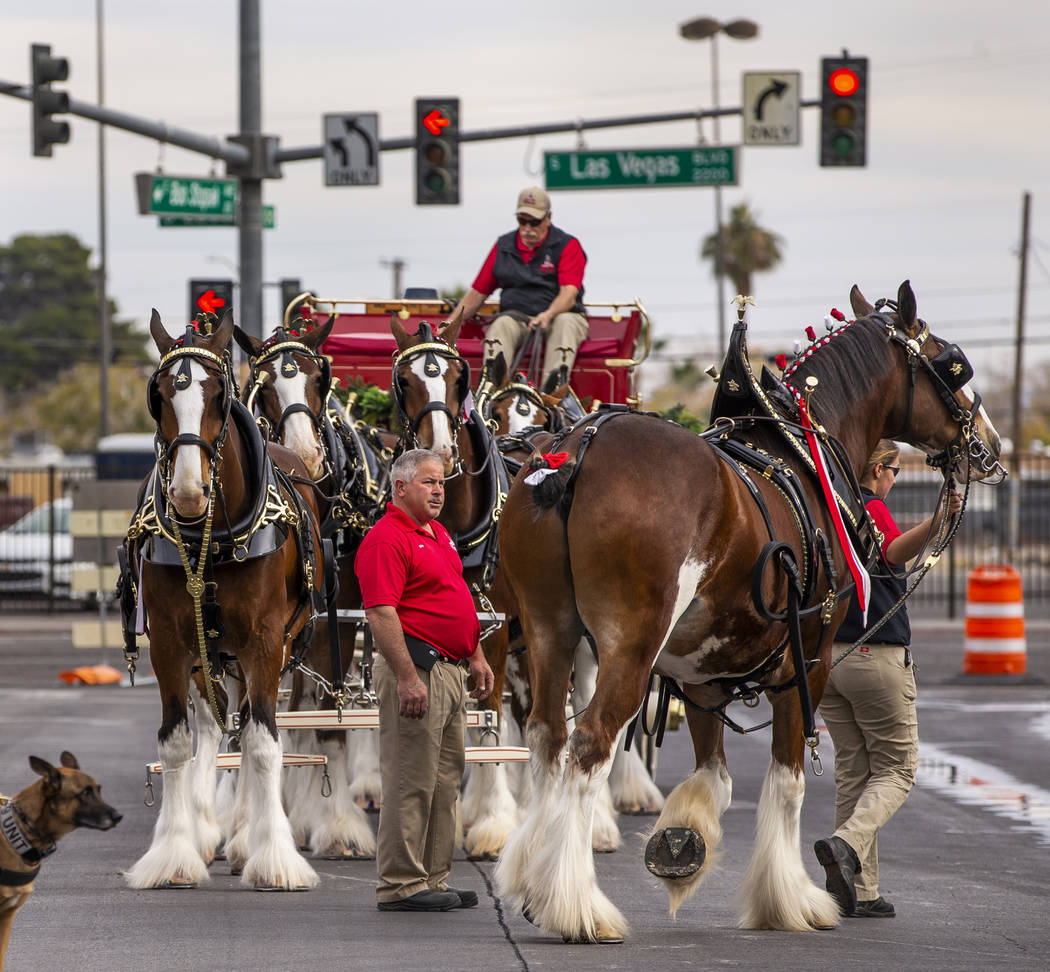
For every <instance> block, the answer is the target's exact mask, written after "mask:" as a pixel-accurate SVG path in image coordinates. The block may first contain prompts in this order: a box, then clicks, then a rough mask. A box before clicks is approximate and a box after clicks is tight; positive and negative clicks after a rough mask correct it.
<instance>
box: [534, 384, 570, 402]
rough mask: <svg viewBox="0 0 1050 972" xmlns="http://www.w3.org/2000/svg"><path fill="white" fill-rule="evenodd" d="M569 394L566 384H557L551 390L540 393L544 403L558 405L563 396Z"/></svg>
mask: <svg viewBox="0 0 1050 972" xmlns="http://www.w3.org/2000/svg"><path fill="white" fill-rule="evenodd" d="M568 394H569V386H568V385H559V386H558V387H557V388H555V389H554V390H553V391H552V392H550V393H549V394H548V393H544V394H541V395H540V398H542V399H543V403H544V404H545V405H560V404H561V403H562V402H563V401H564V400H565V396H566V395H568Z"/></svg>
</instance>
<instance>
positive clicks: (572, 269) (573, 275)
mask: <svg viewBox="0 0 1050 972" xmlns="http://www.w3.org/2000/svg"><path fill="white" fill-rule="evenodd" d="M546 239H547V237H546V236H545V237H544V238H543V239H542V240H541V241H540V242H539V243H538V244H537V245H536V246H535V248H533V249H531V250H530V249H529V248H528V247H527V246H526V245H525V241H524V240H523V239H522V238H521V233H519V234H518V239H517V244H518V252H519V253H520V254H521V258H522V260H524V261H525V262H526V263H529V262H530V261H531V260H532V258H533V256H534V255H535V253H536V250H538V249H539V248H540V247H541V246H542V245H543V243H544V242H545V241H546ZM498 246H499V243H498V242H497V243H494V244H493V246H492V249H491V250H489V255H488V256H487V257H485V262H484V263H483V264H482V265H481V269H480V270H479V271H478V275H477V277H475V278H474V283H472V284H471V286H472V287H473V288H474V289H475V290H476V291H477V292H478V293H479V294H484V295H485V296H486V297H487V296H488V295H489V294H491V293H492V291H494V290H496V289H497V288H498V287H499V281H498V280H497V279H496V275H495V274H494V273H493V272H492V270H493V267H494V266H495V265H496V248H497V247H498ZM586 266H587V257H586V256H584V254H583V247H582V246H580V241H579V240H578V239H576V238H575V237H573V238H572V239H571V240H569V242H568V243H566V244H565V249H564V250H562V252H561V260H559V261H558V286H559V287H564V286H565V285H566V284H570V285H572V286H573V287H576V288H577V289H579V290H582V289H583V271H584V268H585V267H586Z"/></svg>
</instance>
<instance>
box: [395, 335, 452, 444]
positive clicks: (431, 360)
mask: <svg viewBox="0 0 1050 972" xmlns="http://www.w3.org/2000/svg"><path fill="white" fill-rule="evenodd" d="M420 330H421V331H422V332H423V336H424V340H423V343H422V344H416V345H413V346H412V347H410V348H405V350H404V351H402V352H400V353H399V354H398V355H396V356H395V357H394V363H393V366H392V370H391V378H390V392H391V394H392V395H393V396H394V403H395V404H396V405H397V410H398V414H399V415H400V417H401V424H402V425H403V426H404V427H405V438H406V439H407V440H409V441H410V443H411V445H412V447H413V448H414V447H416V445H417V442H418V435H419V426H420V424H421V423H422V421H423V419H424V418H425V417H426V416H427V415H429V414H430V413H431V412H444V414H445V415H447V416H448V421H449V427H450V428H451V429H452V432H453V436H452V451H453V457H452V458H453V462H455V461H457V459H458V455H457V450H456V442H455V430H456V424H457V422H458V417H457V416H456V415H454V414H453V413H452V409H450V408H449V407H448V406H447V405H446V404H445V403H444V402H443V401H440V402H439V401H429V402H427V403H426V405H424V406H423V408H422V409H421V410H420V412H419V414H418V415H417V416H416V417H415V418H414V419H411V418H409V416H408V412H407V411H406V410H405V395H404V392H403V390H402V388H401V383H400V381H399V380H398V373H397V371H398V368H399V367H400V366H401V365H403V364H407V363H410V362H411V361H413V360H415V359H416V358H418V357H419V356H420V355H425V356H426V357H425V360H424V362H423V372H424V374H426V375H427V377H431V378H436V377H437V376H438V375H440V374H441V366H440V365H439V364H438V360H437V359H438V358H444V359H445V360H446V361H449V362H453V361H455V362H458V363H459V365H460V375H459V378H457V379H456V395H457V398H458V400H459V410H460V411H461V410H462V408H463V403H464V402H465V401H466V399H467V394H468V393H469V391H470V365H469V364H468V363H467V360H466V359H465V358H464V357H463V356H462V355H460V354H459V353H458V352H457V351H456V349H455V348H453V347H450V346H449V345H447V344H445V342H444V341H440V340H437V339H436V338H434V337H433V332H432V331H431V330H430V325H429V324H427V323H426V322H425V321H424V322H423V323H422V324H421V325H420Z"/></svg>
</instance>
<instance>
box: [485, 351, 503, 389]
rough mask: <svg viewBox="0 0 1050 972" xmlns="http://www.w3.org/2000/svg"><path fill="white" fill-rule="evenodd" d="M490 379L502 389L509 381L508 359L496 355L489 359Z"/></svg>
mask: <svg viewBox="0 0 1050 972" xmlns="http://www.w3.org/2000/svg"><path fill="white" fill-rule="evenodd" d="M489 368H490V369H491V371H490V372H489V378H490V379H491V381H492V384H493V385H495V386H496V387H497V388H502V387H503V385H505V384H506V381H507V359H506V358H504V357H503V354H502V353H500V354H495V355H493V356H492V357H491V358H489Z"/></svg>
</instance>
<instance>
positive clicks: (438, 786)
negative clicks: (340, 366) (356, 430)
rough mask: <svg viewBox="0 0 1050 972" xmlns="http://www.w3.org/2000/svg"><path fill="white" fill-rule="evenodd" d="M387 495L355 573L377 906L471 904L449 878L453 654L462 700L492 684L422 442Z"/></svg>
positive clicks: (460, 728) (458, 754)
mask: <svg viewBox="0 0 1050 972" xmlns="http://www.w3.org/2000/svg"><path fill="white" fill-rule="evenodd" d="M390 478H391V480H392V482H393V490H394V498H393V502H391V503H388V504H387V509H386V513H385V514H384V515H383V517H382V518H381V519H380V520H379V522H378V523H376V525H375V526H374V527H372V529H371V530H370V531H369V532H368V534H367V535H366V536H365V539H364V540H363V541H362V543H361V546H360V548H359V549H358V551H357V559H356V561H355V564H354V570H355V572H356V573H357V578H358V581H359V583H360V585H361V593H362V596H363V603H364V608H365V616H366V617H367V619H368V624H369V626H370V627H371V629H372V637H373V639H374V641H375V646H376V649H377V651H378V652H379V657H378V658H377V659H376V663H375V671H374V674H375V687H376V694H377V695H378V696H379V762H380V776H381V780H382V792H383V809H382V812H381V813H380V817H379V840H378V848H377V850H376V867H377V869H378V872H379V885H378V888H377V890H376V897H377V902H378V905H377V906H378V908H379V910H380V911H450V910H451V909H453V908H472V907H474V905H476V904H477V903H478V896H477V894H476V893H475V892H474V891H459V890H456V889H455V888H450V887H448V884H447V878H448V875H449V872H450V871H451V869H452V852H453V848H454V845H455V834H456V800H457V799H458V798H459V788H460V784H461V783H462V782H463V770H464V767H465V753H464V730H465V728H466V726H465V722H466V720H465V718H464V712H465V705H466V699H465V690H464V685H463V671H462V668H461V667H460V663H461V662H462V661H466V662H467V663H468V667H469V669H470V674H471V675H472V676H473V678H474V689H473V690H472V691H471V693H470V694H471V697H472V698H475V699H483V698H486V697H487V696H488V695H489V694H491V692H492V685H493V678H492V670H491V669H490V668H489V666H488V662H487V661H486V660H485V655H484V654H483V652H482V651H481V645H480V643H479V640H478V639H479V634H480V626H479V624H478V616H477V612H476V610H475V608H474V601H473V598H472V597H471V596H470V591H469V590H468V589H467V585H466V583H465V582H464V580H463V564H462V562H461V561H460V559H459V554H458V553H457V552H456V545H455V543H454V542H453V540H452V538H451V537H450V536H449V534H448V531H447V530H446V529H445V528H444V527H443V526H442V525H441V524H440V523H438V522H437V521H436V520H435V517H437V515H438V514H439V513H440V512H441V507H442V506H443V505H444V502H445V475H444V466H443V464H442V461H441V458H440V457H439V456H438V455H437V454H436V453H433V452H431V451H429V450H426V449H412V450H410V451H408V452H405V453H403V454H402V455H401V456H400V457H399V458H398V459H397V461H396V462H395V463H394V465H393V469H392V471H391V477H390Z"/></svg>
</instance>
